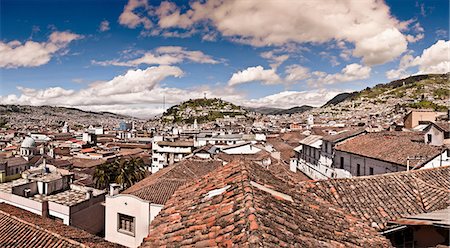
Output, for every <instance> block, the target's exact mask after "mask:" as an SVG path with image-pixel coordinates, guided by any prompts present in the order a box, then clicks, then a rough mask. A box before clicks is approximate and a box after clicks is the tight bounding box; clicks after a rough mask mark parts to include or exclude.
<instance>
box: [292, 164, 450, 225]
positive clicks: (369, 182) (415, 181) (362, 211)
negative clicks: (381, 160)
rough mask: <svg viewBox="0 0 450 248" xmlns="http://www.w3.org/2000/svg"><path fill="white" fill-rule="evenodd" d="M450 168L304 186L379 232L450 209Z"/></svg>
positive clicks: (328, 181)
mask: <svg viewBox="0 0 450 248" xmlns="http://www.w3.org/2000/svg"><path fill="white" fill-rule="evenodd" d="M449 178H450V167H449V166H447V167H440V168H434V169H423V170H415V171H410V172H398V173H390V174H383V175H376V176H366V177H355V178H348V179H334V180H325V181H318V182H314V183H306V184H302V185H300V186H299V187H300V188H302V189H307V191H308V192H311V193H314V194H316V195H318V196H319V197H321V198H323V199H325V200H327V201H329V202H331V203H333V204H336V205H338V206H339V207H341V208H343V209H345V210H346V211H348V212H350V213H351V214H353V215H355V216H357V217H359V218H361V219H362V220H364V221H366V222H367V223H368V224H370V225H371V226H373V227H375V228H376V229H378V230H383V229H386V227H387V223H388V222H389V221H392V220H395V219H397V218H401V217H405V216H408V215H412V214H418V213H426V212H431V211H434V210H438V209H444V208H446V207H447V206H449V199H450V198H449V197H450V181H449Z"/></svg>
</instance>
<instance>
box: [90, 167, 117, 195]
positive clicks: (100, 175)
mask: <svg viewBox="0 0 450 248" xmlns="http://www.w3.org/2000/svg"><path fill="white" fill-rule="evenodd" d="M112 178H113V175H112V170H111V168H110V165H109V164H107V163H103V164H101V165H99V166H97V167H96V168H95V172H94V182H95V187H96V188H98V189H104V188H106V187H108V185H109V184H110V183H111V182H113V181H114V180H112Z"/></svg>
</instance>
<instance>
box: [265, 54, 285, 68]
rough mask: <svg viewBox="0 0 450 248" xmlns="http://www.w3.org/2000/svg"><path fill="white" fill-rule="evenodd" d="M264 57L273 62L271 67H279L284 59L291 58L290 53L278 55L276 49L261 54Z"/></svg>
mask: <svg viewBox="0 0 450 248" xmlns="http://www.w3.org/2000/svg"><path fill="white" fill-rule="evenodd" d="M260 55H261V57H262V58H265V59H267V60H269V62H271V64H270V67H272V68H273V69H276V68H278V67H279V66H280V65H281V64H283V62H284V61H286V60H287V59H289V55H287V54H282V55H276V54H275V52H274V51H267V52H263V53H261V54H260Z"/></svg>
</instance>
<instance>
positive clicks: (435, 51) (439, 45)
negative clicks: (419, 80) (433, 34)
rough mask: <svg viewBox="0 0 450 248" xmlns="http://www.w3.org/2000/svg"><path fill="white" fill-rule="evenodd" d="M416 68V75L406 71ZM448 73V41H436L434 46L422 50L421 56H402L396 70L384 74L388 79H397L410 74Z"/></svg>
mask: <svg viewBox="0 0 450 248" xmlns="http://www.w3.org/2000/svg"><path fill="white" fill-rule="evenodd" d="M413 67H418V71H417V72H416V73H409V72H408V69H410V68H413ZM447 72H450V41H444V40H438V41H437V42H436V43H435V44H433V45H431V46H430V47H428V48H426V49H424V50H423V52H422V54H421V55H420V56H417V57H415V58H414V57H413V56H412V55H411V54H406V55H404V56H403V57H402V58H401V59H400V62H399V66H398V68H397V69H392V70H389V71H387V72H386V77H387V78H388V79H399V78H403V77H406V76H408V75H411V74H427V73H447Z"/></svg>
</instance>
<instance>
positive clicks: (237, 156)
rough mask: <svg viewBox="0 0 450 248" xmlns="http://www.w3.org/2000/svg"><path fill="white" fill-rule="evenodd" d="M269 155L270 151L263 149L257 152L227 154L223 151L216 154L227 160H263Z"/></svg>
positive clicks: (217, 156) (218, 157)
mask: <svg viewBox="0 0 450 248" xmlns="http://www.w3.org/2000/svg"><path fill="white" fill-rule="evenodd" d="M269 157H270V153H269V152H267V151H265V150H261V151H259V152H257V153H255V154H226V153H223V152H221V153H219V154H217V155H216V156H215V158H217V159H220V160H223V161H225V162H231V161H233V160H246V161H261V160H263V159H265V158H269Z"/></svg>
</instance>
